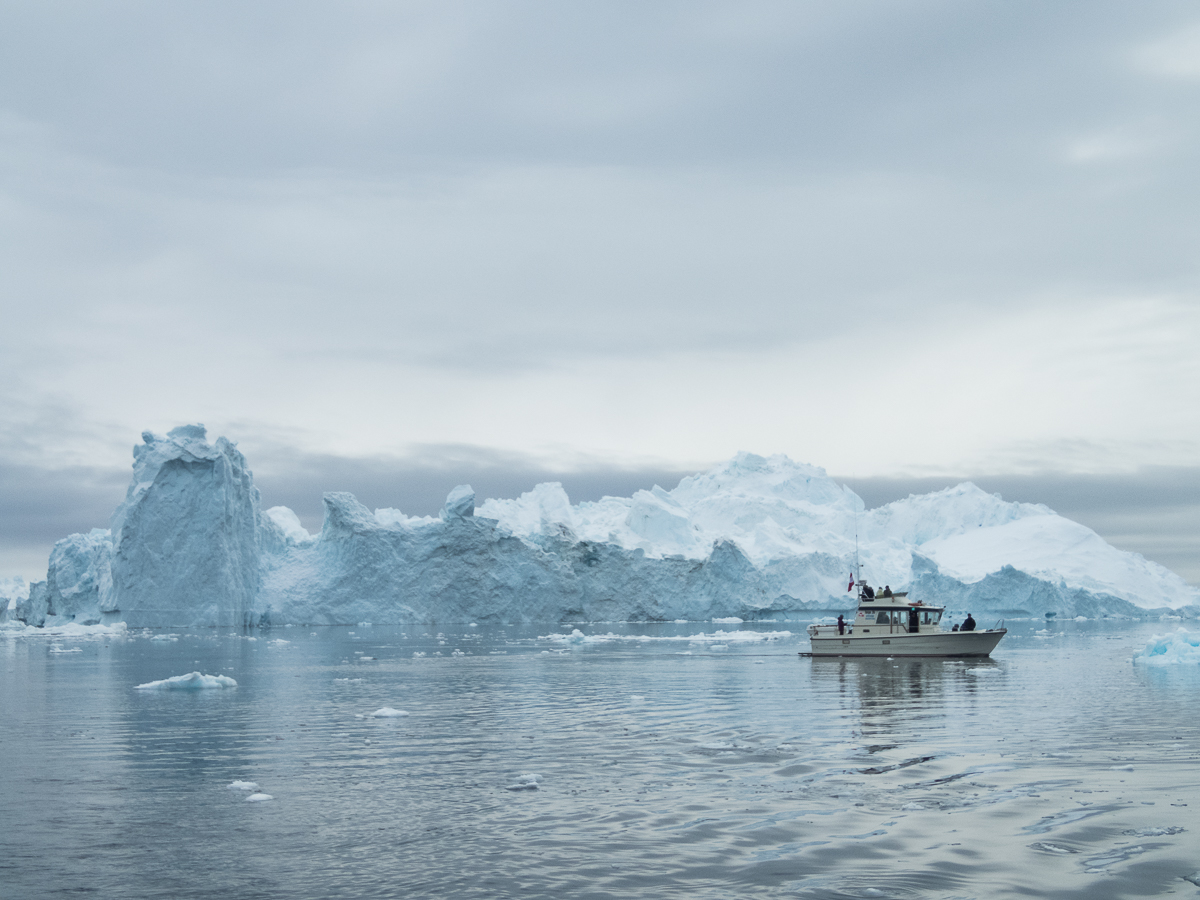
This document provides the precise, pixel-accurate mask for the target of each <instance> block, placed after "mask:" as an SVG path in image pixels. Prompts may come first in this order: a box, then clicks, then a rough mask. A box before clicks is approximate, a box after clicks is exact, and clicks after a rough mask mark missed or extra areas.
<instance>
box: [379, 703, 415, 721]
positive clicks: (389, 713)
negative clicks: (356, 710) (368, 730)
mask: <svg viewBox="0 0 1200 900" xmlns="http://www.w3.org/2000/svg"><path fill="white" fill-rule="evenodd" d="M407 715H408V713H407V712H406V711H405V710H403V709H392V707H390V706H383V707H380V708H379V709H377V710H375V712H373V713H371V718H372V719H398V718H399V717H400V716H407Z"/></svg>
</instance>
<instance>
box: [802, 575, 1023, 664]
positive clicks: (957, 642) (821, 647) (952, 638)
mask: <svg viewBox="0 0 1200 900" xmlns="http://www.w3.org/2000/svg"><path fill="white" fill-rule="evenodd" d="M851 584H852V586H853V582H852V583H851ZM945 611H946V609H945V607H943V606H933V605H931V604H927V603H923V602H921V601H920V600H909V599H908V593H907V592H905V591H899V592H897V593H894V594H893V593H892V592H891V591H890V590H888V591H883V592H881V593H878V594H877V593H876V592H875V591H873V590H872V589H871V587H870V586H869V585H867V584H866V583H865V582H861V581H860V582H859V583H858V611H857V613H856V614H855V616H854V619H853V621H851V622H846V623H845V624H844V625H809V626H808V638H809V642H810V643H811V644H812V651H811V652H810V653H801V656H943V657H967V656H989V655H990V654H991V652H992V651H993V650H995V649H996V645H997V644H999V643H1000V639H1001V638H1002V637H1004V635H1006V634H1008V629H1007V628H1005V627H1004V621H1003V620H1001V621H999V622H997V623H996V625H995V627H994V628H987V629H984V630H971V631H959V630H951V631H945V630H943V629H942V625H941V622H942V614H943V613H944V612H945ZM971 621H972V622H973V621H974V620H971Z"/></svg>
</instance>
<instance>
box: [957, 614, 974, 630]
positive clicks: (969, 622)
mask: <svg viewBox="0 0 1200 900" xmlns="http://www.w3.org/2000/svg"><path fill="white" fill-rule="evenodd" d="M974 630H975V620H974V619H972V618H971V614H970V613H967V617H966V618H965V619H963V623H962V628H960V629H959V631H974Z"/></svg>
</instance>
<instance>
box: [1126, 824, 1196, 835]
mask: <svg viewBox="0 0 1200 900" xmlns="http://www.w3.org/2000/svg"><path fill="white" fill-rule="evenodd" d="M1185 831H1187V829H1186V828H1184V827H1183V826H1182V825H1168V826H1167V827H1166V828H1130V829H1128V830H1126V831H1122V832H1121V834H1129V835H1133V836H1134V837H1166V836H1168V835H1172V834H1183V833H1184V832H1185Z"/></svg>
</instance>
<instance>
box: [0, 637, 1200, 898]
mask: <svg viewBox="0 0 1200 900" xmlns="http://www.w3.org/2000/svg"><path fill="white" fill-rule="evenodd" d="M1008 624H1009V627H1010V629H1011V630H1010V633H1009V634H1008V636H1007V637H1006V638H1005V639H1004V640H1003V641H1002V642H1001V643H1000V646H999V647H998V648H997V650H996V651H995V653H994V654H993V658H992V659H990V660H929V659H925V660H913V659H866V660H841V659H810V658H802V657H800V656H798V651H801V650H805V649H807V640H806V639H805V637H804V632H803V623H791V624H789V623H757V624H753V625H749V624H747V625H738V624H713V623H708V624H675V625H585V624H578V625H571V626H567V627H566V628H559V627H557V626H549V625H547V626H541V627H499V626H488V627H482V626H481V627H477V628H467V627H448V626H447V627H443V628H441V629H438V628H424V627H406V628H396V627H386V628H384V627H371V626H368V625H365V624H364V625H360V626H357V627H352V628H317V629H313V628H286V629H284V628H277V629H274V630H262V631H255V632H249V633H234V632H220V631H212V630H207V631H200V632H195V633H177V634H171V633H163V632H153V633H152V632H144V633H143V632H137V633H129V634H126V635H124V636H121V635H115V636H114V635H110V636H99V637H91V638H65V637H29V636H12V635H8V636H0V897H4V898H26V900H36V898H51V897H54V898H60V897H76V896H94V897H122V898H216V897H236V898H264V900H266V898H314V900H315V898H340V897H345V898H360V897H361V898H365V897H456V898H458V897H466V898H470V897H480V898H483V897H488V898H494V897H558V898H562V897H681V898H682V897H688V898H709V897H711V898H727V897H740V896H747V897H751V896H755V897H757V896H762V897H802V898H843V897H844V898H865V897H922V898H1004V897H1030V896H1036V897H1052V898H1068V897H1072V898H1074V897H1078V898H1084V897H1086V898H1097V897H1105V898H1108V897H1112V898H1116V897H1144V896H1157V895H1166V894H1172V893H1174V894H1176V895H1178V896H1183V897H1188V896H1197V895H1198V894H1200V888H1197V886H1196V882H1197V881H1200V875H1197V874H1195V873H1197V871H1198V870H1200V815H1198V813H1200V787H1198V785H1200V765H1198V763H1200V715H1198V714H1197V711H1196V698H1197V696H1200V666H1174V667H1169V668H1164V669H1148V668H1145V667H1142V666H1135V665H1133V664H1132V663H1131V661H1130V658H1131V656H1132V655H1133V653H1134V652H1136V651H1137V650H1138V649H1140V648H1141V647H1143V646H1144V645H1145V643H1146V641H1147V639H1148V638H1149V637H1150V636H1151V635H1153V634H1156V633H1164V632H1166V631H1170V630H1173V629H1174V628H1175V627H1177V626H1178V623H1170V624H1168V623H1163V622H1152V623H1134V622H1111V621H1102V622H1064V623H1055V622H1046V621H1045V620H1038V621H1023V622H1022V621H1018V622H1010V623H1008ZM191 672H200V673H202V674H206V675H212V676H224V678H223V679H217V678H214V679H211V680H209V681H207V682H204V683H206V684H209V685H211V687H210V688H209V689H196V690H160V689H141V690H139V689H137V687H138V685H146V684H149V683H150V682H154V681H163V680H165V679H169V678H173V677H175V676H179V675H185V674H188V673H191ZM229 679H232V680H233V681H235V682H236V687H231V686H228V681H229ZM193 683H196V684H199V683H201V682H200V680H196V679H193ZM384 709H389V710H391V711H392V712H391V713H390V714H385V715H380V716H375V715H373V714H374V713H376V712H377V711H380V710H384ZM238 783H241V784H238ZM251 801H253V802H251ZM1189 877H1191V878H1192V879H1193V880H1192V881H1189V880H1188V878H1189Z"/></svg>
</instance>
